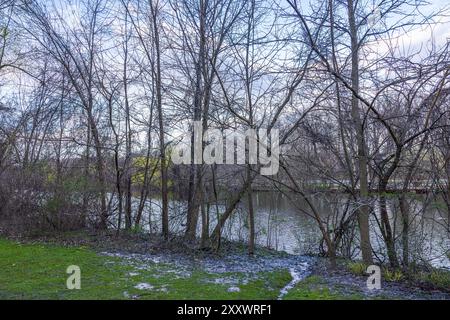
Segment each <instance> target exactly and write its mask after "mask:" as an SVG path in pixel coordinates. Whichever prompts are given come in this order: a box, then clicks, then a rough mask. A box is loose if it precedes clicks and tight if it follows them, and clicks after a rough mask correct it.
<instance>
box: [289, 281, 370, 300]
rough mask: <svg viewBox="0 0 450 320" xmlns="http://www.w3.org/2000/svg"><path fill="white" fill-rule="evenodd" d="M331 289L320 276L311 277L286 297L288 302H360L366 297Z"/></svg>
mask: <svg viewBox="0 0 450 320" xmlns="http://www.w3.org/2000/svg"><path fill="white" fill-rule="evenodd" d="M340 289H341V290H339V288H329V287H328V286H327V284H326V282H325V281H324V279H322V278H321V277H319V276H314V275H313V276H309V277H307V278H306V279H305V280H303V281H301V282H299V283H297V285H296V286H295V287H294V288H292V289H291V290H290V291H289V292H288V293H287V294H286V296H285V297H284V299H286V300H359V299H364V296H363V295H361V294H360V293H358V292H356V291H355V292H349V293H346V294H343V293H342V291H343V290H342V289H345V288H340Z"/></svg>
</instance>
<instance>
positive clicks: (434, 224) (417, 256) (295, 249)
mask: <svg viewBox="0 0 450 320" xmlns="http://www.w3.org/2000/svg"><path fill="white" fill-rule="evenodd" d="M308 197H309V198H310V200H311V202H312V203H313V204H314V205H315V206H316V208H317V210H318V212H319V213H320V215H321V219H323V220H324V221H328V224H329V225H333V224H335V223H336V222H337V221H339V220H340V219H342V216H343V215H344V214H346V215H347V216H348V215H351V214H353V213H354V211H355V208H356V207H357V205H358V204H357V203H353V202H352V201H350V199H349V196H348V195H345V194H339V193H327V194H324V193H319V194H316V195H310V196H308ZM245 199H246V198H245ZM245 199H244V200H243V201H242V203H241V204H240V206H239V207H238V209H237V210H236V212H235V213H234V214H233V215H232V216H231V218H230V219H229V221H228V222H227V224H226V225H225V228H224V230H223V233H222V236H223V237H224V238H226V239H229V240H237V241H244V242H245V241H247V240H248V220H247V210H246V208H247V204H246V201H245ZM135 202H136V203H134V206H136V207H137V202H138V200H137V199H135ZM253 202H254V208H255V225H256V242H257V244H259V245H262V246H265V247H269V248H273V249H275V250H281V251H286V252H288V253H292V254H317V253H320V252H321V247H320V243H321V234H320V231H319V228H318V226H317V223H316V221H315V220H314V219H313V218H312V217H311V216H309V214H308V212H309V210H308V206H307V204H306V202H305V200H304V199H302V198H300V197H296V196H293V195H288V196H286V195H283V194H282V193H278V192H255V193H254V197H253ZM408 204H409V209H410V235H409V239H410V244H409V246H410V256H411V260H415V261H419V262H421V263H429V264H431V265H433V266H436V267H444V268H449V269H450V260H449V257H448V255H449V253H450V232H449V230H450V225H449V221H448V213H447V211H446V208H445V206H444V205H443V202H442V201H440V200H439V199H434V198H431V197H428V196H425V195H420V196H419V195H417V196H416V195H414V196H411V197H410V199H409V200H408ZM160 206H161V202H160V200H159V199H157V198H155V199H151V200H148V201H147V203H146V209H145V213H144V216H143V218H142V219H143V220H142V222H141V224H142V226H143V228H144V229H145V230H147V231H149V230H151V232H155V233H156V232H160ZM371 206H372V208H373V210H374V214H373V215H372V216H371V219H370V224H371V230H372V233H371V239H372V246H373V248H374V251H375V253H376V256H377V257H378V258H379V259H381V260H385V250H384V243H383V241H382V238H381V235H380V232H379V227H378V224H377V219H378V216H379V209H378V207H379V203H378V199H376V198H374V199H372V200H371ZM224 210H225V201H222V202H220V201H219V203H217V204H216V203H213V204H211V205H210V211H209V215H210V225H211V227H210V231H211V230H212V229H213V227H214V226H215V222H216V221H217V219H216V216H217V212H219V213H222V212H223V211H224ZM185 212H186V202H185V201H175V200H173V201H171V202H170V215H171V217H170V223H171V224H170V229H171V232H173V233H182V232H183V230H184V228H185V219H186V217H185V215H186V214H185ZM388 212H389V214H390V218H391V222H392V225H393V229H394V232H395V234H396V245H397V246H398V252H399V258H400V257H401V253H400V252H401V230H402V227H401V217H400V213H399V209H398V200H397V199H396V198H395V197H394V196H391V197H389V199H388ZM353 220H355V219H353ZM200 223H201V221H200V218H199V233H198V234H200ZM349 230H352V231H351V232H347V233H346V234H345V239H344V241H343V244H344V245H343V246H342V248H341V253H342V254H345V255H347V256H351V257H353V258H357V257H359V255H360V252H359V248H358V247H356V246H355V245H346V244H347V243H349V244H350V243H358V240H357V238H358V231H357V228H349Z"/></svg>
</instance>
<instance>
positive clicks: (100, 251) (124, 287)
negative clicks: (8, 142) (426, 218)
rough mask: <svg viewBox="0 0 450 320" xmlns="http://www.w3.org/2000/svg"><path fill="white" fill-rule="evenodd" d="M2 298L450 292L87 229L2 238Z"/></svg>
mask: <svg viewBox="0 0 450 320" xmlns="http://www.w3.org/2000/svg"><path fill="white" fill-rule="evenodd" d="M0 252H2V258H1V259H0V270H1V271H0V298H2V299H450V295H449V294H448V293H445V292H442V291H435V290H434V291H433V290H423V289H421V288H415V287H411V286H407V285H405V284H404V283H384V282H383V286H382V289H381V290H379V291H375V292H374V291H369V290H368V289H367V288H366V286H365V282H366V278H365V277H363V276H356V275H353V274H351V273H350V272H349V271H348V270H347V269H346V268H345V265H344V264H339V266H338V268H337V269H336V270H334V271H330V270H329V269H328V268H327V261H326V259H323V258H318V257H309V256H295V255H289V254H286V253H283V252H277V251H273V250H268V249H264V248H258V250H257V254H256V255H255V256H254V257H249V256H248V255H247V254H246V251H245V247H244V246H242V245H240V244H239V243H229V242H225V243H224V244H223V248H222V250H221V251H220V253H219V254H217V253H213V252H207V251H200V250H197V249H195V247H194V246H191V247H190V246H186V245H184V244H182V243H181V241H179V240H178V239H173V240H172V241H171V242H169V243H167V242H165V241H162V240H161V239H159V238H158V237H149V236H147V235H141V234H124V235H121V236H120V237H117V236H116V235H115V234H113V233H104V234H93V233H87V232H77V233H65V234H60V235H48V236H40V237H39V238H29V237H28V238H26V239H25V238H21V239H18V238H16V239H11V238H10V239H8V240H6V239H5V238H2V240H0ZM69 265H78V266H79V267H80V269H81V290H68V289H67V288H66V279H67V277H68V276H69V275H68V274H66V269H67V267H68V266H69Z"/></svg>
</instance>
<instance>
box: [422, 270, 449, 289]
mask: <svg viewBox="0 0 450 320" xmlns="http://www.w3.org/2000/svg"><path fill="white" fill-rule="evenodd" d="M419 280H421V281H424V282H426V283H429V284H430V285H432V286H433V287H436V288H439V289H444V290H449V289H450V271H447V270H441V269H433V270H432V271H431V272H428V273H422V274H420V276H419Z"/></svg>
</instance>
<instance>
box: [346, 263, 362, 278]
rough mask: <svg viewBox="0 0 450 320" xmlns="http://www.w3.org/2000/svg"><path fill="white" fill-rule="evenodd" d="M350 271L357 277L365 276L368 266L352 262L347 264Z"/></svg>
mask: <svg viewBox="0 0 450 320" xmlns="http://www.w3.org/2000/svg"><path fill="white" fill-rule="evenodd" d="M347 268H348V270H349V271H350V272H351V273H353V274H354V275H357V276H365V275H366V270H367V266H366V265H365V264H364V263H362V262H350V263H348V264H347Z"/></svg>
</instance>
